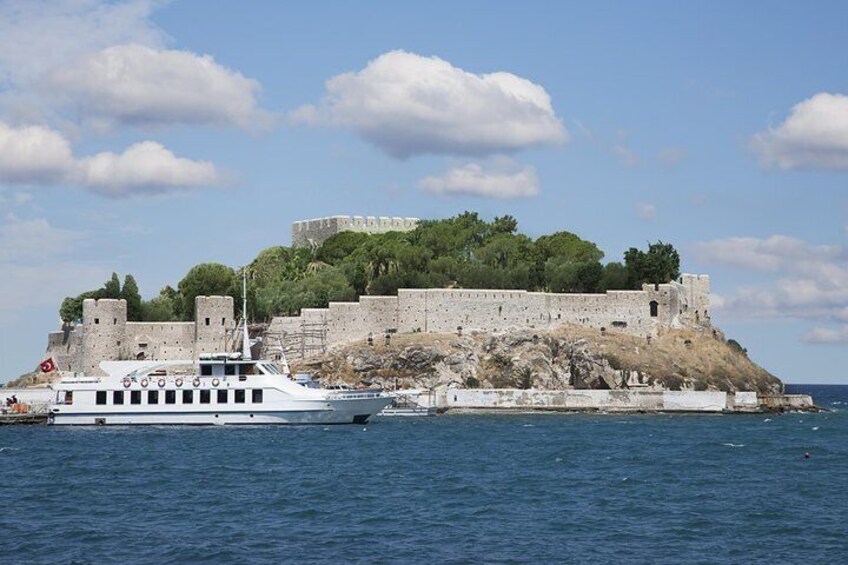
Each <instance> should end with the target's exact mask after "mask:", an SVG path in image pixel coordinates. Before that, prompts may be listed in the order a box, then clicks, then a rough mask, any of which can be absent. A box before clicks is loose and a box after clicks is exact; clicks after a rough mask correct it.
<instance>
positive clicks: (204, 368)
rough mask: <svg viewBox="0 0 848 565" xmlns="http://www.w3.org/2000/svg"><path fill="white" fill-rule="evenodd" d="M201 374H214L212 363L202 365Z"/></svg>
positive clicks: (206, 375)
mask: <svg viewBox="0 0 848 565" xmlns="http://www.w3.org/2000/svg"><path fill="white" fill-rule="evenodd" d="M200 374H201V376H204V377H211V376H212V365H201V366H200Z"/></svg>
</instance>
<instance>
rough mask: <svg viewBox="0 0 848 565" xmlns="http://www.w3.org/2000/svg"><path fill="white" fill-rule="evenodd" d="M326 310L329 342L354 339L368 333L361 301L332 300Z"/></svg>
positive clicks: (342, 341)
mask: <svg viewBox="0 0 848 565" xmlns="http://www.w3.org/2000/svg"><path fill="white" fill-rule="evenodd" d="M326 312H327V318H326V319H327V341H328V342H329V343H344V342H348V341H354V340H357V339H362V338H364V337H365V336H366V335H367V334H368V328H367V326H366V325H365V323H364V320H363V316H362V307H361V306H360V304H359V302H331V303H330V306H329V308H327V309H326Z"/></svg>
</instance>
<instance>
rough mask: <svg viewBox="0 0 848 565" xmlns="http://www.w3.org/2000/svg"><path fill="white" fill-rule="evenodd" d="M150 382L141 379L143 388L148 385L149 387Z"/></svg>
mask: <svg viewBox="0 0 848 565" xmlns="http://www.w3.org/2000/svg"><path fill="white" fill-rule="evenodd" d="M149 382H150V381H148V380H147V379H141V386H143V387H147V385H148V383H149Z"/></svg>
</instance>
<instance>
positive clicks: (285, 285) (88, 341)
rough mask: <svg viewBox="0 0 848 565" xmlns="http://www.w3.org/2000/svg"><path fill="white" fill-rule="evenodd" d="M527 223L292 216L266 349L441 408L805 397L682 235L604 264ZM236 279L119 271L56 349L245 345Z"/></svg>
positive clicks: (262, 275)
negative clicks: (723, 323) (753, 336)
mask: <svg viewBox="0 0 848 565" xmlns="http://www.w3.org/2000/svg"><path fill="white" fill-rule="evenodd" d="M516 227H517V223H516V222H515V220H514V219H512V218H511V217H509V216H505V217H501V218H495V220H494V221H493V222H485V221H483V220H480V219H479V218H478V217H477V215H476V214H473V213H465V214H461V215H459V216H457V217H454V218H449V219H446V220H431V221H419V220H417V219H413V218H403V219H401V218H394V219H391V218H379V219H376V218H361V217H353V218H350V217H345V216H334V217H332V218H324V219H316V220H308V221H303V222H297V223H296V224H295V225H294V226H293V230H292V234H293V235H292V241H293V242H294V243H295V246H294V247H292V248H285V247H275V248H269V249H266V250H264V251H263V252H261V253H260V254H259V255H258V256H257V258H256V259H255V260H254V261H253V262H252V263H251V264H250V265H249V266H247V267H246V269H247V272H248V273H249V278H250V281H249V286H248V291H247V303H248V314H249V316H250V317H251V318H253V319H254V320H256V321H257V323H255V324H254V326H253V330H252V335H251V338H253V339H255V340H256V348H257V350H256V352H257V354H258V355H263V356H265V357H269V358H272V359H273V358H280V357H281V356H282V355H285V356H286V358H287V359H288V360H289V362H290V363H291V364H292V366H293V368H294V369H295V371H304V372H310V373H314V374H315V375H316V376H317V377H318V378H319V379H320V380H321V382H322V383H324V384H342V383H344V384H347V385H349V386H361V385H375V384H376V385H380V386H383V387H385V388H388V389H394V388H398V389H405V390H409V389H419V390H425V391H429V394H430V395H431V396H433V395H435V396H436V399H435V400H434V402H436V403H437V404H438V405H439V406H440V407H441V408H446V409H449V408H487V407H488V408H491V407H501V408H507V407H508V408H522V407H530V408H561V409H598V410H620V409H625V410H674V409H680V410H692V411H704V410H706V411H724V410H729V411H751V410H766V409H768V410H770V409H785V408H789V409H803V408H810V407H812V401H811V399H809V397H804V398H792V397H789V396H784V395H782V394H781V393H782V384H781V382H780V380H778V379H777V378H776V377H775V376H773V375H771V374H770V373H768V372H767V371H765V370H764V369H762V368H760V367H759V366H757V365H756V364H755V363H754V362H752V361H751V360H750V359H749V358H748V356H747V352H746V351H745V350H744V348H743V347H742V346H741V345H739V344H738V343H737V342H736V341H734V340H732V339H731V340H728V339H726V338H725V336H724V334H723V333H722V332H721V331H720V330H719V329H718V328H716V327H714V325H713V323H712V318H711V316H710V310H711V308H710V279H709V276H707V275H696V274H685V273H684V274H681V273H680V272H679V263H680V258H679V256H678V255H677V252H676V250H674V248H673V247H672V246H671V245H669V244H664V243H662V242H657V243H656V244H651V245H650V246H649V248H648V250H647V251H641V250H639V249H636V248H631V249H630V250H628V251H627V252H626V253H625V257H624V259H625V260H624V263H623V264H622V263H617V262H611V263H607V264H606V265H602V264H601V262H600V260H601V258H602V257H603V253H602V252H601V251H600V250H599V249H598V248H597V247H596V246H595V245H594V244H593V243H591V242H588V241H585V240H582V239H580V238H579V237H577V236H576V235H574V234H571V233H568V232H557V233H555V234H552V235H548V236H541V237H539V238H537V239H536V240H532V239H530V238H528V237H527V236H524V235H522V234H520V233H516ZM239 278H240V277H239V275H238V274H237V273H236V272H235V271H234V270H233V269H230V268H229V267H226V266H224V265H219V264H202V265H198V266H195V267H194V268H192V269H191V270H190V271H189V273H188V274H187V275H186V277H185V278H184V279H183V280H182V281H180V283H179V285H178V289H173V288H171V287H165V288H164V289H163V290H162V292H161V293H160V296H158V297H155V298H154V299H152V300H149V301H142V300H141V298H140V296H138V290H137V286H136V284H135V281H134V279H132V278H131V277H129V276H128V277H127V278H126V280H125V282H124V285H123V288H122V287H121V284H120V281H119V279H118V277H117V275H113V278H112V280H111V281H108V282H107V283H106V285H104V288H102V289H100V290H97V291H91V292H88V293H83V294H82V295H80V296H78V297H75V298H73V297H69V298H67V299H66V300H65V302H64V303H63V305H62V308H61V314H62V318H63V320H64V327H63V328H62V330H61V331H57V332H53V333H51V334H50V337H49V340H48V349H47V356H48V357H49V358H50V359H52V362H53V364H55V366H56V368H57V369H58V371H59V372H62V371H65V372H68V371H70V372H85V373H88V374H99V373H100V368H99V363H100V362H101V361H103V360H110V359H114V360H118V359H135V360H146V359H161V360H168V359H196V358H198V356H199V355H201V354H203V353H214V352H218V351H226V350H237V349H239V348H240V347H241V344H240V342H239V340H240V339H241V335H240V333H239V332H238V331H236V328H237V325H238V319H239V318H240V317H241V315H242V313H241V312H238V311H237V310H236V308H235V304H238V303H239V302H240V300H241V288H240V284H239ZM484 284H485V285H490V286H482V285H484ZM406 285H409V286H406ZM57 374H58V373H57ZM27 378H28V379H30V380H32V379H33V378H35V377H34V376H33V375H31V376H29V377H27ZM42 380H44V378H43V377H42ZM47 380H49V378H48V379H47ZM24 381H26V379H24ZM458 391H462V392H458ZM486 391H488V392H486Z"/></svg>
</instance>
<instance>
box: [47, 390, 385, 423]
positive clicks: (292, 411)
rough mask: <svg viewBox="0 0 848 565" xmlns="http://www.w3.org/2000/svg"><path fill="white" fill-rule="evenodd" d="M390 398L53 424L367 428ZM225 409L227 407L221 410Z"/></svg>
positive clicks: (108, 414)
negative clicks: (356, 425)
mask: <svg viewBox="0 0 848 565" xmlns="http://www.w3.org/2000/svg"><path fill="white" fill-rule="evenodd" d="M391 401H392V398H391V397H388V396H377V397H373V398H357V399H350V400H328V401H326V402H321V403H311V404H313V405H312V406H310V405H306V406H301V407H291V408H288V407H287V408H285V409H274V407H271V406H267V407H262V408H263V409H258V408H260V407H258V406H257V407H252V409H223V410H222V409H217V410H214V409H213V410H192V411H186V410H170V411H168V410H157V411H150V410H132V409H131V408H130V407H127V409H122V410H112V411H96V412H95V411H75V410H73V409H70V410H68V409H67V407H62V408H59V409H58V410H57V409H54V410H52V411H51V413H50V417H49V421H48V422H49V423H50V424H52V425H56V426H98V425H101V426H102V425H106V426H129V425H178V426H187V425H188V426H191V425H196V426H214V425H218V426H222V425H228V426H232V425H310V424H312V425H331V424H365V423H367V422H368V421H369V420H370V419H371V417H373V416H374V415H375V414H377V413H378V412H380V410H382V409H383V408H385V407H386V406H388V405H389V404H390V403H391ZM220 408H224V407H220Z"/></svg>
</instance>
